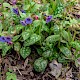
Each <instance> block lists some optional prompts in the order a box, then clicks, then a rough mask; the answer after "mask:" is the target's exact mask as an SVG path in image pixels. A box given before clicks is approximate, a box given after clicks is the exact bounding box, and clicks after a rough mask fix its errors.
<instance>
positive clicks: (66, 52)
mask: <svg viewBox="0 0 80 80" xmlns="http://www.w3.org/2000/svg"><path fill="white" fill-rule="evenodd" d="M60 51H61V52H62V53H63V54H64V55H65V56H66V57H68V58H70V57H72V53H71V51H70V50H69V49H68V48H67V47H64V46H61V47H60Z"/></svg>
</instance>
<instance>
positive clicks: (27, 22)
mask: <svg viewBox="0 0 80 80" xmlns="http://www.w3.org/2000/svg"><path fill="white" fill-rule="evenodd" d="M32 22H33V20H32V19H31V18H26V19H25V20H23V21H20V23H21V24H22V25H23V26H26V25H28V24H31V23H32Z"/></svg>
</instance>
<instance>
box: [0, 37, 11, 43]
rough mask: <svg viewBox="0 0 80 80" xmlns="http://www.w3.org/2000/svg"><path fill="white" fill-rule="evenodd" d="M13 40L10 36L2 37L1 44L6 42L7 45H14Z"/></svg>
mask: <svg viewBox="0 0 80 80" xmlns="http://www.w3.org/2000/svg"><path fill="white" fill-rule="evenodd" d="M11 40H12V38H11V37H9V36H7V37H5V36H1V37H0V42H5V43H8V44H12V41H11Z"/></svg>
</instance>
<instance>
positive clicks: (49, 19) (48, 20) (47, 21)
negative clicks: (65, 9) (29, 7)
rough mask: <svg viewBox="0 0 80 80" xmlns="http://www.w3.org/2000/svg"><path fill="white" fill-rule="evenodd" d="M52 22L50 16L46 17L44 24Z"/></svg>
mask: <svg viewBox="0 0 80 80" xmlns="http://www.w3.org/2000/svg"><path fill="white" fill-rule="evenodd" d="M51 20H52V15H50V16H47V17H46V23H49V22H50V21H51Z"/></svg>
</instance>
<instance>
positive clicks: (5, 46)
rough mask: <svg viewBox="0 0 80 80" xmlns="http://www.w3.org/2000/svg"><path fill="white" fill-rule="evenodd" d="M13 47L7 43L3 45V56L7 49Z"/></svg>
mask: <svg viewBox="0 0 80 80" xmlns="http://www.w3.org/2000/svg"><path fill="white" fill-rule="evenodd" d="M10 48H11V46H8V45H7V44H6V43H4V44H3V46H2V56H5V55H6V53H7V51H8V50H9V49H10Z"/></svg>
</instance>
